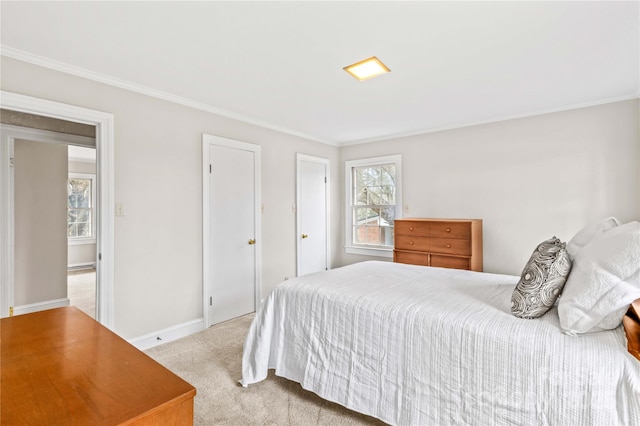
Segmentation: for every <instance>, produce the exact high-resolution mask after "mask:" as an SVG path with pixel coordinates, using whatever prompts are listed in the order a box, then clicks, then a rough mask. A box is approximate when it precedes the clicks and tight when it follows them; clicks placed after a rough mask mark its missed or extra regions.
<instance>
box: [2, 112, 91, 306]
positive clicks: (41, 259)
mask: <svg viewBox="0 0 640 426" xmlns="http://www.w3.org/2000/svg"><path fill="white" fill-rule="evenodd" d="M1 117H2V122H3V123H7V122H10V123H17V124H21V125H20V126H17V125H14V124H2V133H3V144H8V150H9V152H10V153H11V173H10V177H11V184H10V185H9V189H10V192H11V193H12V194H11V197H10V201H11V203H10V209H9V210H10V211H11V212H12V213H13V220H12V222H13V238H12V240H13V265H14V268H13V303H12V305H11V306H12V311H13V312H10V314H11V313H13V314H15V315H18V314H22V313H29V312H34V311H39V310H43V309H50V308H54V307H60V306H67V305H69V304H70V305H76V306H78V307H79V308H80V309H82V310H83V311H85V312H86V313H87V314H89V315H90V316H91V317H92V318H95V317H96V301H97V297H96V288H97V286H96V274H95V268H96V263H97V252H96V241H97V227H96V221H97V220H96V211H95V206H96V203H97V197H96V190H95V188H96V184H95V183H96V162H95V160H96V153H95V127H94V126H88V125H78V124H76V123H67V122H64V121H62V120H54V119H46V120H44V119H43V118H42V117H37V116H33V115H30V114H23V113H19V112H13V111H7V110H2V115H1ZM49 129H52V130H49ZM81 270H85V271H87V272H89V270H91V272H93V273H90V272H89V273H87V274H82V275H76V274H75V273H76V272H79V271H81ZM69 272H72V275H73V276H69ZM80 278H82V279H80ZM70 282H71V284H70ZM79 284H81V285H79ZM69 289H71V291H69ZM79 289H82V291H80V292H79V291H78V290H79Z"/></svg>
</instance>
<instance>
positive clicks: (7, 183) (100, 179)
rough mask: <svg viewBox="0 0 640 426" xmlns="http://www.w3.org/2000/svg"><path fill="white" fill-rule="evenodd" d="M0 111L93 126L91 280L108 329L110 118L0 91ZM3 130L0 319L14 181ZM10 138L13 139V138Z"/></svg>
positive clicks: (5, 307)
mask: <svg viewBox="0 0 640 426" xmlns="http://www.w3.org/2000/svg"><path fill="white" fill-rule="evenodd" d="M0 107H1V108H2V109H5V110H10V111H16V112H23V113H27V114H35V115H38V116H41V117H47V118H56V119H61V120H66V121H69V122H74V123H83V124H89V125H92V126H95V128H96V137H95V139H96V156H97V160H96V166H97V171H96V186H97V188H96V194H97V195H98V196H97V201H98V202H97V205H96V221H97V227H98V232H97V234H98V238H97V240H96V251H97V260H96V261H97V264H96V281H97V294H98V306H97V312H96V319H97V320H98V321H99V322H101V323H102V324H103V325H105V326H107V327H109V328H112V327H113V274H114V266H113V260H114V247H113V226H114V212H113V209H112V206H113V205H114V201H113V200H114V173H113V171H114V167H113V115H112V114H108V113H104V112H101V111H95V110H90V109H86V108H82V107H76V106H72V105H67V104H62V103H59V102H53V101H48V100H44V99H38V98H33V97H30V96H24V95H20V94H16V93H11V92H4V91H0ZM11 138H12V137H11V136H9V135H6V134H5V132H3V136H2V148H1V149H0V189H1V190H2V191H1V194H2V195H1V196H0V211H1V213H2V215H1V217H2V220H1V222H0V240H1V241H2V242H1V244H0V271H1V275H0V317H5V316H8V315H9V314H10V313H11V312H10V307H12V306H14V255H15V253H14V228H13V220H14V217H13V209H12V197H13V192H12V191H13V182H12V180H11V161H12V160H11V158H12V155H11V153H10V152H9V145H10V144H9V143H8V142H9V140H10V139H11ZM14 140H15V138H14Z"/></svg>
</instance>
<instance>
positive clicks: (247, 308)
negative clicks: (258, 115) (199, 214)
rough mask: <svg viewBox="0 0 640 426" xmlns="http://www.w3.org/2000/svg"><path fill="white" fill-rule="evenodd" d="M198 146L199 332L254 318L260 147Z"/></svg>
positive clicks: (213, 140) (209, 141)
mask: <svg viewBox="0 0 640 426" xmlns="http://www.w3.org/2000/svg"><path fill="white" fill-rule="evenodd" d="M202 141H203V185H202V187H203V203H202V204H203V299H204V322H205V327H209V326H211V325H213V324H217V323H219V322H223V321H226V320H229V319H232V318H236V317H239V316H241V315H245V314H248V313H250V312H254V311H255V310H256V307H257V306H258V304H259V301H260V286H261V273H260V270H261V266H260V262H261V246H262V241H261V232H260V206H261V204H260V146H259V145H254V144H249V143H245V142H238V141H234V140H230V139H225V138H220V137H217V136H212V135H206V134H204V135H203V136H202Z"/></svg>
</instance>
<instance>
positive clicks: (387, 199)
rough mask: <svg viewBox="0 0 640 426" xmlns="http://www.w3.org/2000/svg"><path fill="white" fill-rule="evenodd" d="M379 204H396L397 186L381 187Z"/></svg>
mask: <svg viewBox="0 0 640 426" xmlns="http://www.w3.org/2000/svg"><path fill="white" fill-rule="evenodd" d="M380 199H381V201H380V203H379V205H394V204H395V203H396V188H395V187H394V186H391V185H385V186H382V187H380Z"/></svg>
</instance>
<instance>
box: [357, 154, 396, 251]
mask: <svg viewBox="0 0 640 426" xmlns="http://www.w3.org/2000/svg"><path fill="white" fill-rule="evenodd" d="M345 174H346V176H347V177H348V182H347V187H346V190H347V191H346V193H347V194H346V195H347V200H346V201H347V212H346V213H347V217H346V222H347V229H346V235H347V238H346V251H347V253H354V254H367V255H375V256H382V257H391V256H392V250H393V227H394V221H395V219H396V218H399V217H400V215H401V212H402V210H401V205H402V201H401V187H400V182H401V158H400V155H390V156H386V157H377V158H368V159H361V160H350V161H346V162H345Z"/></svg>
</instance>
